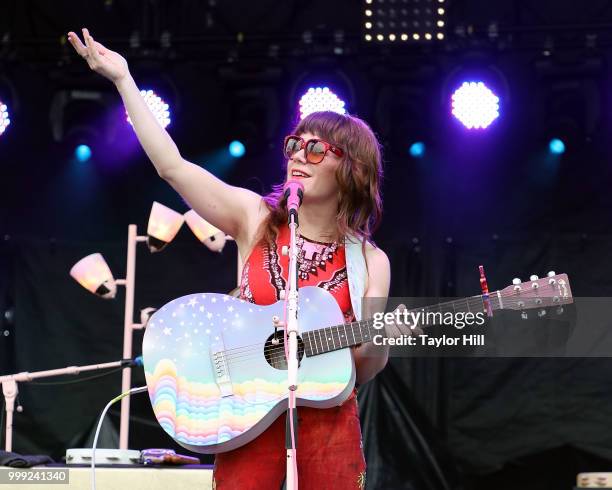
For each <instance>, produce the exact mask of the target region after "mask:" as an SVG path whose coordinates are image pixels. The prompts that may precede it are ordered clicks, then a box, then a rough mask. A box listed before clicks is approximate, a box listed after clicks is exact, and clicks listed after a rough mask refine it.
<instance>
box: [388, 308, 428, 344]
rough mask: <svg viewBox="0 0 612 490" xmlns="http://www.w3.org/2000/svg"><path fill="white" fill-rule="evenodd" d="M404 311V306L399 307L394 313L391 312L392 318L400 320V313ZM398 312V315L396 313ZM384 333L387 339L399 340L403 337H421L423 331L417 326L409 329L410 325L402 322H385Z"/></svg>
mask: <svg viewBox="0 0 612 490" xmlns="http://www.w3.org/2000/svg"><path fill="white" fill-rule="evenodd" d="M405 309H406V306H404V305H399V306H398V307H397V308H396V309H395V310H394V311H393V316H394V317H395V318H398V319H399V318H400V317H401V316H403V315H401V314H400V313H401V312H402V311H404V310H405ZM398 312H399V313H398ZM385 333H386V334H387V337H389V338H400V337H402V336H403V335H408V336H410V335H422V334H423V329H421V328H420V327H418V326H414V328H412V327H411V325H409V324H408V323H403V322H398V321H395V322H389V323H388V322H385Z"/></svg>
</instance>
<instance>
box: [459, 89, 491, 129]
mask: <svg viewBox="0 0 612 490" xmlns="http://www.w3.org/2000/svg"><path fill="white" fill-rule="evenodd" d="M452 113H453V115H454V116H455V117H456V118H457V119H458V120H459V121H461V123H462V124H463V125H464V126H465V127H466V128H468V129H484V128H487V127H488V126H489V125H490V124H491V123H492V122H493V121H494V120H495V119H497V118H498V117H499V97H497V95H495V94H494V93H493V92H492V91H491V89H489V88H488V87H487V86H486V85H485V84H484V83H483V82H463V84H462V85H461V87H459V88H458V89H457V90H455V92H454V93H453V95H452Z"/></svg>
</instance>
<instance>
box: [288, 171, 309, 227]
mask: <svg viewBox="0 0 612 490" xmlns="http://www.w3.org/2000/svg"><path fill="white" fill-rule="evenodd" d="M283 192H284V194H285V198H286V199H287V211H289V223H291V218H292V217H293V218H294V220H293V221H294V222H295V223H297V217H298V208H299V207H300V205H301V204H302V199H303V197H304V185H303V184H302V183H301V182H299V181H297V180H294V179H292V180H288V181H287V182H286V183H285V185H284V186H283Z"/></svg>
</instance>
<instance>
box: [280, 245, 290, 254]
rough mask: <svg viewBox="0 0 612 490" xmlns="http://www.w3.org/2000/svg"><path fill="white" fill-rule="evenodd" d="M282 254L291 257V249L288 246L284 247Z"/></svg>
mask: <svg viewBox="0 0 612 490" xmlns="http://www.w3.org/2000/svg"><path fill="white" fill-rule="evenodd" d="M281 253H282V254H283V255H285V256H287V255H289V247H288V246H287V245H283V248H281Z"/></svg>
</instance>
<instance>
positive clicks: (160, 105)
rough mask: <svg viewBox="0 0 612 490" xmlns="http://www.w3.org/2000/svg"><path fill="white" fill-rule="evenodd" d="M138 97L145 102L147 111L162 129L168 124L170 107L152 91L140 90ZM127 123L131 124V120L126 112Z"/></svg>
mask: <svg viewBox="0 0 612 490" xmlns="http://www.w3.org/2000/svg"><path fill="white" fill-rule="evenodd" d="M140 95H142V98H143V99H144V100H145V102H146V103H147V105H148V106H149V109H150V110H151V112H152V113H153V115H154V116H155V119H157V122H158V123H159V124H161V127H162V128H165V127H166V126H168V124H170V122H171V120H170V106H169V105H168V104H166V103H165V102H164V101H163V99H162V98H161V97H159V96H158V95H157V94H156V93H155V92H153V90H141V91H140ZM125 115H126V118H127V122H129V123H130V124H132V120H131V119H130V116H128V114H127V111H126V113H125Z"/></svg>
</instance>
